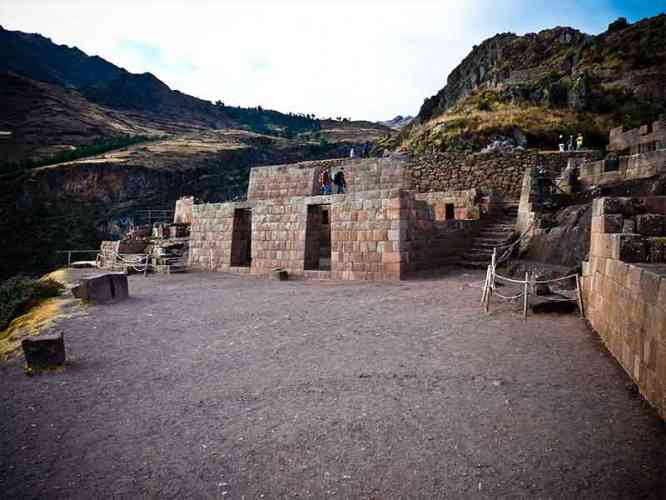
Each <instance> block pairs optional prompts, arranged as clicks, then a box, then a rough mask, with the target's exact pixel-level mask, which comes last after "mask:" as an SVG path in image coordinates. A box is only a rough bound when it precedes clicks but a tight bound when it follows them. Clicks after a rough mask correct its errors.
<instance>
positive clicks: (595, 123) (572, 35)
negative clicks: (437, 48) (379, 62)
mask: <svg viewBox="0 0 666 500" xmlns="http://www.w3.org/2000/svg"><path fill="white" fill-rule="evenodd" d="M664 40H666V15H665V14H661V15H659V16H656V17H653V18H649V19H645V20H642V21H640V22H637V23H635V24H629V23H627V21H626V20H625V19H623V18H620V19H618V20H617V21H616V22H614V23H612V24H611V25H610V26H609V28H608V31H606V32H604V33H602V34H600V35H597V36H591V35H587V34H585V33H581V32H580V31H578V30H575V29H573V28H567V27H557V28H553V29H548V30H544V31H541V32H539V33H528V34H526V35H524V36H518V35H515V34H513V33H503V34H499V35H496V36H494V37H492V38H490V39H488V40H486V41H484V42H483V43H481V44H480V45H479V46H476V47H474V49H473V50H472V51H471V53H470V54H469V55H468V56H467V57H466V58H465V59H464V60H463V61H462V62H461V64H460V65H459V66H458V67H456V68H455V69H454V70H453V71H452V72H451V74H450V75H449V76H448V78H447V81H446V85H445V86H444V87H443V88H442V89H441V90H440V91H439V92H438V93H437V94H435V95H434V96H432V97H430V98H428V99H426V100H425V101H424V103H423V106H422V107H421V109H420V111H419V114H418V116H417V117H416V120H415V121H414V122H413V123H412V125H411V126H410V127H409V130H407V131H405V132H404V133H403V135H402V137H401V140H402V145H403V147H407V148H409V149H412V150H415V151H425V150H429V149H433V150H443V149H477V148H480V147H482V146H484V145H485V144H487V143H488V142H490V140H492V139H493V138H496V137H498V136H505V137H511V136H512V135H520V134H522V135H524V136H526V137H527V139H528V144H529V145H532V146H545V145H549V146H550V147H552V146H553V145H554V144H556V143H557V138H558V136H559V134H560V133H564V134H572V133H576V132H578V131H581V132H583V133H584V135H585V136H586V137H587V143H588V144H593V145H603V144H605V142H606V138H607V136H608V131H609V130H610V128H612V127H615V126H619V125H623V126H625V127H629V128H631V127H635V126H639V125H641V124H643V123H647V122H650V121H652V120H654V119H656V118H658V116H659V115H661V114H663V113H664V112H665V111H666V85H664V81H665V80H666V43H664Z"/></svg>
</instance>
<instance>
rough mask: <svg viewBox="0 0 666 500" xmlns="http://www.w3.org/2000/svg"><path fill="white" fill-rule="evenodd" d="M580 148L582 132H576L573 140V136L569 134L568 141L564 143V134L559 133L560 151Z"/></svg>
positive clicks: (581, 146)
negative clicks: (576, 134)
mask: <svg viewBox="0 0 666 500" xmlns="http://www.w3.org/2000/svg"><path fill="white" fill-rule="evenodd" d="M581 149H583V134H582V133H581V132H578V136H577V137H576V140H575V141H574V136H573V135H570V136H569V141H568V142H566V143H565V142H564V136H563V135H560V151H562V152H564V151H580V150H581Z"/></svg>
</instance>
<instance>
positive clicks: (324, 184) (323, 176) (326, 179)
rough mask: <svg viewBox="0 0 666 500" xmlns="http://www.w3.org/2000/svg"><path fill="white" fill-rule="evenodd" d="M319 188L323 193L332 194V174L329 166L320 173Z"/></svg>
mask: <svg viewBox="0 0 666 500" xmlns="http://www.w3.org/2000/svg"><path fill="white" fill-rule="evenodd" d="M319 188H320V192H321V194H331V174H330V173H329V172H328V169H327V168H325V169H323V170H322V171H321V173H320V174H319Z"/></svg>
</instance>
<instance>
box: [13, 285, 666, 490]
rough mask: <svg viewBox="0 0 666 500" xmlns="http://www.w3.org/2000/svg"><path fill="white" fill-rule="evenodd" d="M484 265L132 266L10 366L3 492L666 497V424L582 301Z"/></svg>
mask: <svg viewBox="0 0 666 500" xmlns="http://www.w3.org/2000/svg"><path fill="white" fill-rule="evenodd" d="M477 279H480V276H479V275H478V274H467V275H461V274H457V275H453V276H449V277H446V278H443V279H437V280H421V281H408V282H402V283H393V284H386V283H383V284H380V283H304V282H282V283H280V282H272V281H264V280H258V279H253V278H239V277H233V276H228V275H220V274H198V273H193V274H186V275H180V276H171V277H167V276H154V277H149V278H147V279H145V278H142V277H131V278H130V289H131V293H132V294H133V298H132V299H131V300H129V301H127V302H124V303H121V304H116V305H113V306H98V307H91V308H90V310H89V315H88V316H86V317H81V318H73V319H69V320H65V321H64V322H63V323H61V325H60V329H62V330H63V331H65V332H66V341H67V348H68V355H69V358H70V360H71V362H70V365H69V366H68V367H67V369H66V370H65V371H64V372H62V373H56V374H51V375H45V376H37V377H32V378H30V377H26V376H25V375H23V373H22V369H21V364H20V363H19V362H18V361H14V362H10V363H9V364H7V363H5V364H4V365H2V366H1V367H0V376H1V377H2V389H1V391H2V392H1V401H0V402H1V405H2V406H1V418H0V497H3V498H95V497H97V498H108V497H114V498H137V497H138V498H142V497H153V498H157V497H159V498H248V499H249V498H252V499H254V498H266V499H269V498H282V497H291V498H378V499H379V498H385V499H393V498H396V499H397V498H428V499H430V498H498V497H501V498H507V497H509V498H603V499H608V498H666V485H665V482H666V432H665V431H664V426H663V424H661V423H660V421H659V420H658V419H657V417H656V414H655V413H654V412H653V411H652V410H650V409H649V408H647V407H646V406H645V404H644V403H643V402H642V401H641V400H640V399H639V398H637V397H636V396H635V395H632V394H631V392H630V391H629V390H627V382H628V379H627V377H626V376H625V375H624V373H623V372H622V371H620V369H619V368H618V367H617V366H616V364H615V363H614V361H613V360H612V359H611V358H610V357H609V356H608V355H607V354H606V352H605V351H603V349H602V348H601V346H600V343H599V341H598V340H597V339H596V337H595V336H594V335H593V334H591V333H589V332H588V331H587V330H586V328H585V326H584V325H583V323H582V322H581V321H580V320H579V319H578V318H576V317H574V316H559V317H558V316H555V317H544V316H539V317H531V318H530V319H529V320H528V321H527V322H523V321H522V319H521V317H520V315H519V314H517V313H516V312H514V309H518V308H512V307H508V306H507V307H503V308H501V309H499V308H497V309H495V310H494V311H493V313H492V314H491V315H490V316H489V317H486V316H484V315H483V314H481V313H480V307H479V305H478V299H479V290H478V289H475V288H470V287H468V286H466V285H465V283H466V282H469V281H473V280H477Z"/></svg>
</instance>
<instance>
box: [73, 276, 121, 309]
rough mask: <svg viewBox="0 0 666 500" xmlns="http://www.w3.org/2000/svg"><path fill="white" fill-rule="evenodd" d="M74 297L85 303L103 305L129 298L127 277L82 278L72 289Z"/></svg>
mask: <svg viewBox="0 0 666 500" xmlns="http://www.w3.org/2000/svg"><path fill="white" fill-rule="evenodd" d="M72 294H73V295H74V297H76V298H78V299H81V300H83V301H85V302H92V303H95V304H103V303H107V302H117V301H119V300H125V299H127V298H129V286H128V283H127V275H126V274H124V273H105V274H97V275H95V276H89V277H87V278H82V279H81V281H80V283H79V284H78V285H77V286H75V287H74V288H73V289H72Z"/></svg>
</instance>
